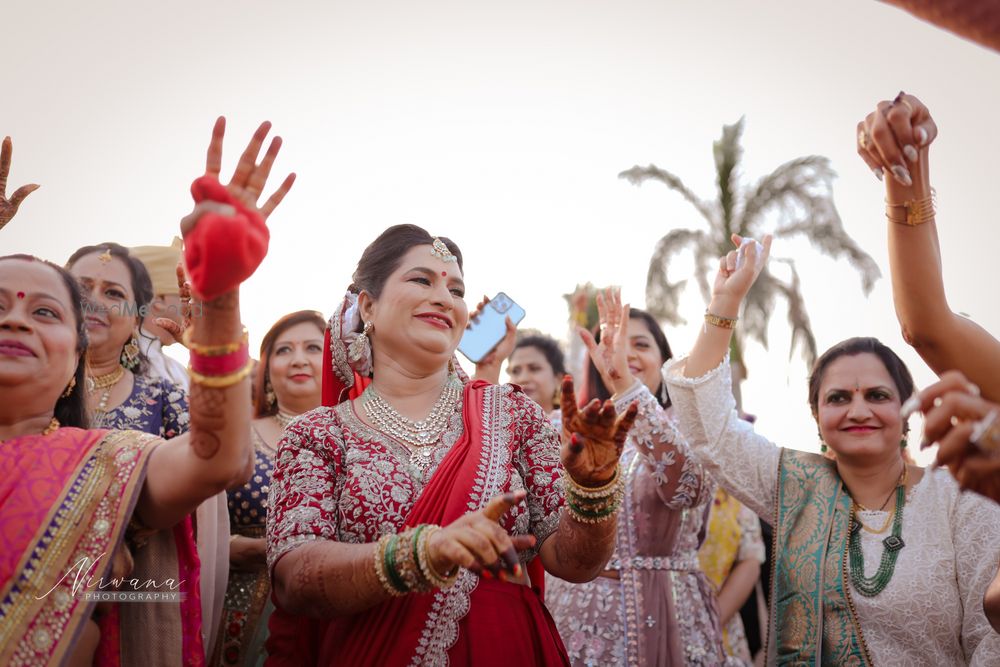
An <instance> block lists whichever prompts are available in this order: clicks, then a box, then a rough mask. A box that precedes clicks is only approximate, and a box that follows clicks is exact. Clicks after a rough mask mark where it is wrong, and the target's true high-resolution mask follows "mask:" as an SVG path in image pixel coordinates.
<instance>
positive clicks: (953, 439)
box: [903, 371, 1000, 503]
mask: <svg viewBox="0 0 1000 667" xmlns="http://www.w3.org/2000/svg"><path fill="white" fill-rule="evenodd" d="M917 408H919V409H920V410H921V411H923V413H924V439H923V443H922V444H921V447H928V446H930V445H931V444H933V443H935V442H936V443H938V454H937V463H938V464H940V465H944V466H947V467H948V469H949V470H950V471H951V473H952V475H954V476H955V479H956V480H957V481H958V483H959V485H960V486H961V487H962V488H964V489H971V490H972V491H975V492H977V493H980V494H982V495H984V496H986V497H988V498H992V499H993V500H994V501H996V502H998V503H1000V405H997V404H996V403H991V402H990V401H987V400H986V399H984V398H982V397H981V396H980V395H979V390H978V388H977V387H976V386H975V385H973V384H972V383H970V382H969V381H968V379H966V377H965V376H964V375H962V374H961V373H959V372H958V371H948V372H947V373H944V374H942V375H941V380H940V381H938V382H936V383H935V384H933V385H931V386H930V387H927V388H926V389H924V390H923V391H921V392H920V393H919V394H914V395H913V397H911V398H910V401H908V402H907V404H906V405H904V406H903V409H904V415H903V416H904V417H906V416H908V415H909V412H910V411H911V410H915V409H917Z"/></svg>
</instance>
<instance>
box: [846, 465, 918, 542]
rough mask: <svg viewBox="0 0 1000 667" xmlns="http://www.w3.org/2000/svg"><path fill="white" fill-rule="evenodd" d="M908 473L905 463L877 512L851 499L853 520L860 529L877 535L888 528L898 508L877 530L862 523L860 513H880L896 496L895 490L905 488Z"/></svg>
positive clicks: (894, 509)
mask: <svg viewBox="0 0 1000 667" xmlns="http://www.w3.org/2000/svg"><path fill="white" fill-rule="evenodd" d="M909 472H910V470H909V468H907V466H906V463H903V472H902V473H901V474H900V475H899V480H897V482H896V485H895V486H893V487H892V491H890V492H889V497H888V498H886V499H885V502H884V503H882V507H880V508H879V509H877V510H872V509H868V508H867V507H865V506H864V505H862V504H861V503H859V502H858V501H856V500H854V499H853V498H852V499H851V500H852V501H853V502H854V518H855V519H857V520H858V523H859V524H861V527H862V528H863V529H864V530H865V531H866V532H869V533H872V534H873V535H879V534H881V533H884V532H885V531H886V529H888V528H889V524H890V523H892V520H893V519H894V518H895V517H896V512H898V511H899V508H898V507H894V508H893V509H892V511H891V512H889V513H888V514H887V515H886V517H885V522H884V523H883V524H882V527H881V528H878V529H876V528H872V527H871V526H869V525H868V524H866V523H865V522H864V521H862V520H861V514H860V512H881V511H882V510H883V509H884V508H885V506H886V505H888V504H889V500H890V499H891V498H892V497H893V496H894V495H896V489H898V488H899V487H901V486H902V487H906V478H907V477H908V476H909Z"/></svg>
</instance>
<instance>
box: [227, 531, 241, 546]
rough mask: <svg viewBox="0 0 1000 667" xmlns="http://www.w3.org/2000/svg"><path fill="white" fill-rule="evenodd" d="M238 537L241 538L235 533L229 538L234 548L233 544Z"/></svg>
mask: <svg viewBox="0 0 1000 667" xmlns="http://www.w3.org/2000/svg"><path fill="white" fill-rule="evenodd" d="M237 537H241V536H240V535H238V534H236V533H233V534H232V535H230V536H229V546H233V542H235V541H236V538H237Z"/></svg>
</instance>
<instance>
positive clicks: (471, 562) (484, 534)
mask: <svg viewBox="0 0 1000 667" xmlns="http://www.w3.org/2000/svg"><path fill="white" fill-rule="evenodd" d="M526 496H527V492H525V491H524V490H523V489H521V490H519V491H511V492H508V493H505V494H503V495H501V496H497V497H496V498H493V499H492V500H491V501H490V502H489V503H488V504H487V505H486V507H484V508H483V509H481V510H478V511H476V512H469V513H468V514H466V515H464V516H463V517H461V518H460V519H457V520H456V521H453V522H452V523H450V524H448V525H447V526H444V527H443V528H442V529H441V530H439V531H437V532H435V533H434V534H433V535H431V537H430V538H429V540H428V542H427V553H428V555H429V556H430V559H431V563H432V564H433V566H434V569H435V570H436V571H438V572H450V571H452V570H453V569H454V568H455V567H464V568H466V569H467V570H470V571H472V572H474V573H475V574H482V573H483V570H487V571H489V572H490V573H492V574H493V575H494V576H497V577H499V578H501V579H505V578H506V575H511V576H514V577H517V576H520V575H521V564H520V561H519V560H518V557H517V552H518V551H524V550H525V549H530V548H531V547H533V546H534V545H535V536H534V535H516V536H514V537H511V536H510V535H508V534H507V531H506V530H504V529H503V528H502V527H501V526H500V523H499V522H500V519H501V518H503V515H504V514H506V513H507V512H508V511H509V510H510V508H511V507H513V506H514V505H516V504H518V503H519V502H521V501H522V500H524V498H525V497H526Z"/></svg>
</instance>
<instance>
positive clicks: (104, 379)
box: [87, 364, 125, 428]
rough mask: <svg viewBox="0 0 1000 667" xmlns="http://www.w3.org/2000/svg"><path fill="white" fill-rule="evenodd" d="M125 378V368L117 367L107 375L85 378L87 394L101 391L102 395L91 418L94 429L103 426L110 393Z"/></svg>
mask: <svg viewBox="0 0 1000 667" xmlns="http://www.w3.org/2000/svg"><path fill="white" fill-rule="evenodd" d="M123 377H125V367H124V366H122V365H120V364H119V365H118V367H117V368H116V369H115V370H113V371H111V372H110V373H108V374H107V375H95V376H94V377H91V378H87V389H88V390H89V393H91V394H93V393H94V392H96V391H98V390H100V389H103V390H104V393H103V394H101V400H100V401H98V403H97V408H96V409H95V410H94V414H93V415H92V417H91V421H92V422H93V427H94V428H101V427H102V426H104V417H105V415H107V412H108V399H109V398H111V392H112V390H113V389H114V388H115V385H116V384H118V383H119V382H120V381H121V379H122V378H123Z"/></svg>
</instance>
